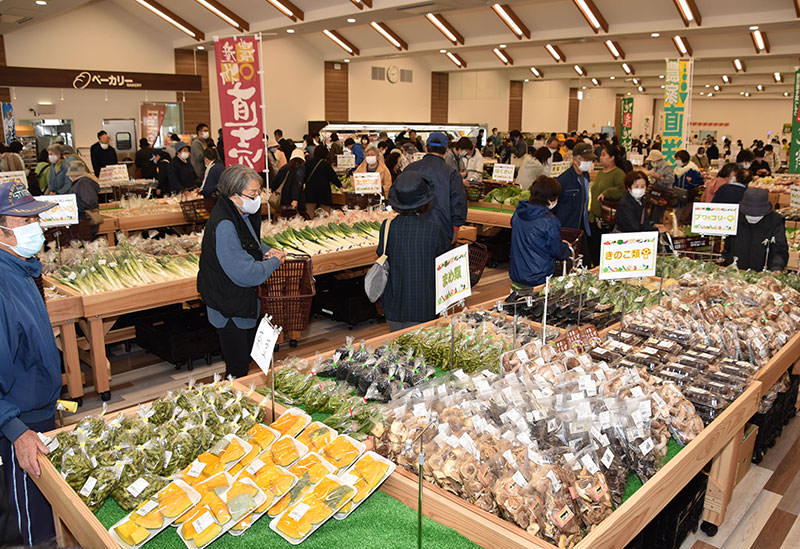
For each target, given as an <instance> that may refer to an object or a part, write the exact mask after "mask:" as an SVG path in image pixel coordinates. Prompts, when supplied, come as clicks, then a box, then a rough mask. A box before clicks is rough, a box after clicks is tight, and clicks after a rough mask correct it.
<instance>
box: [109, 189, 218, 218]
mask: <svg viewBox="0 0 800 549" xmlns="http://www.w3.org/2000/svg"><path fill="white" fill-rule="evenodd" d="M197 198H202V197H201V196H200V195H199V194H197V195H194V196H184V197H177V196H173V197H169V198H144V197H140V196H126V197H122V198H121V199H120V201H119V204H118V206H117V207H116V208H102V209H101V211H100V213H101V214H103V215H104V216H106V217H131V216H136V215H162V214H170V213H180V212H181V204H180V203H181V201H182V200H193V199H197Z"/></svg>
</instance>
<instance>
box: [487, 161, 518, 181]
mask: <svg viewBox="0 0 800 549" xmlns="http://www.w3.org/2000/svg"><path fill="white" fill-rule="evenodd" d="M492 179H494V180H495V181H506V182H511V181H514V165H513V164H495V165H494V168H492Z"/></svg>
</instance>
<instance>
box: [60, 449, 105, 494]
mask: <svg viewBox="0 0 800 549" xmlns="http://www.w3.org/2000/svg"><path fill="white" fill-rule="evenodd" d="M96 467H97V460H96V459H95V460H94V461H92V460H90V459H89V456H88V455H86V452H85V451H84V450H83V448H82V447H81V446H73V447H72V448H69V449H67V450H66V451H65V452H64V455H63V456H62V458H61V476H63V477H64V480H65V481H66V482H67V484H69V485H70V486H71V487H72V489H73V490H75V491H77V490H80V489H81V487H82V486H83V483H84V482H86V479H87V478H88V477H89V474H90V473H91V472H92V471H94V469H95V468H96Z"/></svg>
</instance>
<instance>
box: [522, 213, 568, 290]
mask: <svg viewBox="0 0 800 549" xmlns="http://www.w3.org/2000/svg"><path fill="white" fill-rule="evenodd" d="M567 257H569V247H568V246H567V245H566V244H565V243H564V242H562V240H561V223H559V221H558V218H556V216H554V215H553V214H552V212H550V210H548V209H547V208H545V207H544V206H540V205H538V204H532V203H531V202H528V201H527V200H526V201H523V202H520V203H519V204H518V205H517V211H515V212H514V216H513V217H512V218H511V268H510V269H509V274H510V275H511V280H512V281H514V282H516V283H517V284H522V285H523V286H538V285H539V284H543V283H544V281H545V279H546V278H547V277H548V276H550V275H551V274H553V269H554V268H555V260H556V259H566V258H567Z"/></svg>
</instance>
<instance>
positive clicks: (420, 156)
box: [411, 152, 425, 162]
mask: <svg viewBox="0 0 800 549" xmlns="http://www.w3.org/2000/svg"><path fill="white" fill-rule="evenodd" d="M424 157H425V153H421V152H415V153H414V154H412V155H411V161H412V162H416V161H417V160H422V159H423V158H424Z"/></svg>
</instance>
